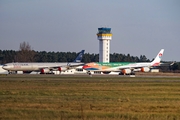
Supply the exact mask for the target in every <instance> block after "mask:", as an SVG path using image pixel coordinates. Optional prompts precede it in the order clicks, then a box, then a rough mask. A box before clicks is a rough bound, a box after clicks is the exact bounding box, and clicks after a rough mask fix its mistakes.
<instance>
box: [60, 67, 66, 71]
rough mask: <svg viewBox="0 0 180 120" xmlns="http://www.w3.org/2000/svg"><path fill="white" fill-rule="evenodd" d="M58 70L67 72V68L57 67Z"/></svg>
mask: <svg viewBox="0 0 180 120" xmlns="http://www.w3.org/2000/svg"><path fill="white" fill-rule="evenodd" d="M58 70H59V71H66V70H68V68H67V67H59V68H58Z"/></svg>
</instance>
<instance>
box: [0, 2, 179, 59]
mask: <svg viewBox="0 0 180 120" xmlns="http://www.w3.org/2000/svg"><path fill="white" fill-rule="evenodd" d="M98 27H110V28H112V34H113V39H112V41H111V43H110V47H111V48H110V53H122V54H128V53H129V54H130V55H132V56H138V57H139V56H140V55H146V57H147V58H148V59H150V60H151V59H153V58H154V57H155V56H156V55H157V53H158V52H159V51H160V49H161V48H164V49H165V52H164V56H163V60H165V61H180V55H179V51H180V47H179V46H180V1H179V0H0V49H1V50H19V45H20V43H22V42H24V41H25V42H29V44H30V45H31V47H32V48H33V49H34V50H36V51H47V52H48V51H55V52H57V51H60V52H61V51H62V52H69V51H70V52H79V51H80V50H81V49H85V50H86V51H85V52H86V53H99V41H98V40H97V36H96V33H97V32H98V31H97V29H98Z"/></svg>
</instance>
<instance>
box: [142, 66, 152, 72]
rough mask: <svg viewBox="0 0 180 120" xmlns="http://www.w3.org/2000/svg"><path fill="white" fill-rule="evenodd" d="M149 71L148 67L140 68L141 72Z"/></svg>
mask: <svg viewBox="0 0 180 120" xmlns="http://www.w3.org/2000/svg"><path fill="white" fill-rule="evenodd" d="M149 71H150V68H148V67H143V68H141V72H149Z"/></svg>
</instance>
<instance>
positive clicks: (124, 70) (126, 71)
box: [121, 69, 131, 74]
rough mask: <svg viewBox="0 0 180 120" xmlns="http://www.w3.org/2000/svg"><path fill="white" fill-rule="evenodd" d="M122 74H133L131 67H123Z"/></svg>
mask: <svg viewBox="0 0 180 120" xmlns="http://www.w3.org/2000/svg"><path fill="white" fill-rule="evenodd" d="M121 73H122V74H131V69H123V70H122V71H121Z"/></svg>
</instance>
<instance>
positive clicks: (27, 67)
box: [2, 50, 85, 74]
mask: <svg viewBox="0 0 180 120" xmlns="http://www.w3.org/2000/svg"><path fill="white" fill-rule="evenodd" d="M84 51H85V50H82V51H81V52H80V53H79V55H78V56H77V57H76V59H75V60H74V61H73V62H54V63H49V62H42V63H41V62H37V63H31V62H16V63H7V64H5V65H3V67H2V68H3V69H5V70H8V72H9V74H11V73H12V72H14V71H23V73H31V72H32V71H34V72H40V73H41V74H47V73H53V71H60V72H61V71H66V70H68V69H71V68H73V67H77V66H81V65H84V63H81V60H82V56H83V54H84Z"/></svg>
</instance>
